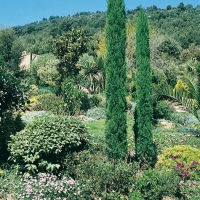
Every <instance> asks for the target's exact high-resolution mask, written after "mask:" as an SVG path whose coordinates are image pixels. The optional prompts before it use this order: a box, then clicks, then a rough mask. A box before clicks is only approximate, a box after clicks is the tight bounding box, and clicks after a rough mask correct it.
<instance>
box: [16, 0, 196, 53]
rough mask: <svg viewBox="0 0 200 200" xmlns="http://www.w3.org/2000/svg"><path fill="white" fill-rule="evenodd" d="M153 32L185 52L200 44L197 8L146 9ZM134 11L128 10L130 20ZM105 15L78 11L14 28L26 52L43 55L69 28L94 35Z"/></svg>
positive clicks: (103, 25) (154, 7)
mask: <svg viewBox="0 0 200 200" xmlns="http://www.w3.org/2000/svg"><path fill="white" fill-rule="evenodd" d="M146 12H147V15H148V18H149V22H150V25H151V28H152V29H155V30H157V31H158V32H160V33H161V34H168V35H170V37H173V38H174V39H175V40H176V41H177V42H179V43H180V45H181V47H183V48H184V49H185V48H187V47H188V46H189V44H191V43H196V44H197V45H200V33H199V28H200V17H199V16H200V6H197V7H195V8H194V7H193V6H192V5H184V4H180V5H179V6H177V7H176V8H172V7H171V6H168V7H167V8H166V9H159V8H157V7H156V6H151V7H148V8H147V9H146ZM136 13H137V9H134V10H127V19H128V20H130V19H132V18H133V16H134V15H135V14H136ZM105 18H106V13H105V12H100V11H97V12H96V13H91V12H81V13H77V14H75V15H73V16H63V17H59V16H50V17H49V19H46V18H43V19H42V21H39V22H33V23H31V24H26V25H24V26H17V27H14V30H15V32H16V34H17V36H18V37H19V38H20V40H21V41H22V43H23V44H24V45H25V47H26V50H28V51H32V52H34V53H38V54H42V53H47V52H48V51H49V48H48V44H49V41H50V40H51V39H52V38H58V37H59V36H61V35H63V34H64V33H65V32H66V31H68V30H71V29H72V28H83V29H84V30H85V31H86V34H87V35H88V36H94V35H95V34H96V33H98V32H100V31H102V30H103V29H104V27H105V22H106V19H105Z"/></svg>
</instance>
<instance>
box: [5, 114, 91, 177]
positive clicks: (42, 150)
mask: <svg viewBox="0 0 200 200" xmlns="http://www.w3.org/2000/svg"><path fill="white" fill-rule="evenodd" d="M88 141H89V134H88V132H87V130H86V127H85V126H84V124H82V123H81V122H80V121H79V120H77V119H74V118H69V117H64V116H43V117H41V118H38V119H36V120H35V121H33V122H32V123H30V124H28V125H27V126H26V128H25V129H24V130H22V131H20V132H18V133H17V134H16V135H11V141H10V142H9V144H8V147H9V150H10V157H9V160H11V161H13V162H14V163H16V164H18V167H19V170H22V171H28V172H32V173H35V172H38V171H39V172H46V171H47V172H57V171H59V170H61V169H62V160H63V158H64V156H65V155H66V154H67V153H68V152H71V151H79V150H81V149H83V148H84V146H85V145H86V144H87V143H88Z"/></svg>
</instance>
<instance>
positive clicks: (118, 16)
mask: <svg viewBox="0 0 200 200" xmlns="http://www.w3.org/2000/svg"><path fill="white" fill-rule="evenodd" d="M125 20H126V16H125V5H124V2H123V0H109V1H108V6H107V21H106V61H105V66H106V129H105V135H106V144H107V150H106V151H107V155H108V156H109V157H110V158H113V159H120V158H124V157H125V155H126V152H127V130H126V128H127V124H126V110H127V103H126V87H125V82H126V64H125V62H126V61H125V50H126V24H125ZM113 52H115V53H113Z"/></svg>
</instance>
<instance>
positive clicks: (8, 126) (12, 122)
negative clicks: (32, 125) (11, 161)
mask: <svg viewBox="0 0 200 200" xmlns="http://www.w3.org/2000/svg"><path fill="white" fill-rule="evenodd" d="M0 124H1V125H0V161H3V160H6V159H7V157H8V155H9V152H8V151H7V148H8V141H9V140H10V135H11V134H13V135H14V134H15V133H16V132H18V131H21V130H22V129H23V128H24V124H23V122H22V120H21V116H20V114H18V113H16V114H12V113H7V114H5V115H4V117H3V118H2V119H1V121H0Z"/></svg>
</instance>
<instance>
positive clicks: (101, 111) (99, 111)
mask: <svg viewBox="0 0 200 200" xmlns="http://www.w3.org/2000/svg"><path fill="white" fill-rule="evenodd" d="M86 116H87V117H90V118H93V119H94V120H98V119H104V118H105V108H102V107H98V108H97V107H96V108H91V109H89V110H88V111H87V113H86Z"/></svg>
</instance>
